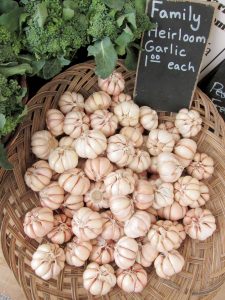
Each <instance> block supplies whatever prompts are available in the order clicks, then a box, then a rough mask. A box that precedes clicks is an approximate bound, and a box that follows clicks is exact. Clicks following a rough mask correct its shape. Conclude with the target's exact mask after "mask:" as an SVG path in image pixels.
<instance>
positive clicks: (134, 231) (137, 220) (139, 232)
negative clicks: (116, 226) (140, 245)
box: [124, 210, 151, 239]
mask: <svg viewBox="0 0 225 300" xmlns="http://www.w3.org/2000/svg"><path fill="white" fill-rule="evenodd" d="M150 225H151V218H150V215H149V214H148V213H147V212H146V211H143V210H137V211H136V212H135V213H134V214H133V216H132V217H131V218H130V219H129V220H127V221H126V222H125V224H124V232H125V234H126V236H128V237H131V238H134V239H135V238H138V237H141V236H146V234H147V232H148V231H149V228H150Z"/></svg>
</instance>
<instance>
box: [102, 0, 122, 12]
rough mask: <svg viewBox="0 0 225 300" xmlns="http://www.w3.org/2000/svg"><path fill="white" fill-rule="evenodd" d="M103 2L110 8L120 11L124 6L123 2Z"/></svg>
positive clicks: (116, 0) (107, 0)
mask: <svg viewBox="0 0 225 300" xmlns="http://www.w3.org/2000/svg"><path fill="white" fill-rule="evenodd" d="M103 2H104V3H105V4H106V5H107V6H108V7H110V8H113V9H116V10H121V9H122V8H123V6H124V3H125V0H103Z"/></svg>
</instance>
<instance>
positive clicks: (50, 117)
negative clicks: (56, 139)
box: [46, 108, 64, 136]
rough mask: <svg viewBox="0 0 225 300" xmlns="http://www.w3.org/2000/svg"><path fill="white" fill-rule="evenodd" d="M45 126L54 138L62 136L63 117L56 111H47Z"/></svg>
mask: <svg viewBox="0 0 225 300" xmlns="http://www.w3.org/2000/svg"><path fill="white" fill-rule="evenodd" d="M46 124H47V128H48V130H49V131H50V132H51V133H52V134H53V135H54V136H59V135H61V134H63V124H64V115H63V114H62V113H61V111H60V110H58V109H54V108H53V109H49V110H48V111H47V113H46Z"/></svg>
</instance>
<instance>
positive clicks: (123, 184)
mask: <svg viewBox="0 0 225 300" xmlns="http://www.w3.org/2000/svg"><path fill="white" fill-rule="evenodd" d="M98 86H99V88H100V89H101V91H99V92H95V93H93V94H92V95H90V96H89V97H88V98H87V99H86V100H85V101H84V98H83V96H82V95H81V94H79V93H75V92H72V93H71V92H69V91H66V92H65V93H64V94H63V95H62V96H61V98H60V99H59V103H58V107H59V109H49V110H48V112H47V114H46V124H47V129H46V130H41V131H38V132H35V133H34V134H33V136H32V139H31V147H32V152H33V153H34V154H35V155H36V157H37V158H38V159H40V160H38V161H37V162H36V163H34V164H33V165H32V166H31V167H30V168H28V170H27V171H26V173H25V182H26V184H27V186H28V187H29V188H31V189H32V190H33V191H34V192H37V193H38V195H39V199H40V207H36V208H34V209H32V210H31V211H30V212H28V213H27V214H26V215H25V218H24V232H25V233H26V234H27V235H28V237H30V238H32V239H36V240H39V241H40V238H44V237H46V239H47V240H48V242H47V243H46V240H45V243H42V244H41V245H40V246H39V247H38V248H37V250H36V252H35V253H34V254H33V257H32V261H31V267H32V269H33V270H34V271H35V273H36V274H37V275H38V276H40V277H41V278H43V279H45V280H48V279H50V278H55V277H56V276H57V275H59V273H60V272H61V270H62V269H63V268H64V265H65V263H67V264H69V265H71V266H73V267H82V266H84V265H87V266H86V269H85V271H84V273H83V285H84V288H85V289H87V290H88V291H89V292H90V293H91V294H93V295H105V294H107V293H108V292H110V290H111V289H112V288H113V287H114V286H115V285H116V284H117V285H118V286H119V287H120V288H121V289H122V290H124V291H125V292H128V293H139V292H141V291H142V290H143V289H144V288H145V286H146V284H147V272H146V270H145V268H147V267H149V266H151V265H152V264H154V267H155V270H156V273H157V275H158V276H160V277H162V278H165V279H168V278H170V277H171V276H173V275H174V274H176V273H179V272H180V271H181V270H182V268H183V266H184V263H185V261H184V258H183V256H182V255H181V254H180V253H179V252H178V250H177V249H179V247H180V246H181V244H182V243H183V241H184V240H185V238H186V235H188V236H189V237H191V238H192V239H196V240H200V241H202V240H205V239H207V238H208V237H209V236H211V235H212V234H213V232H214V231H215V229H216V224H215V218H214V216H213V215H212V213H211V212H210V211H209V210H208V209H205V208H204V205H205V203H206V202H207V201H209V198H210V196H209V188H208V186H207V184H206V183H205V180H207V179H208V178H210V176H211V175H212V174H213V171H214V162H213V160H212V158H211V157H210V156H208V155H207V154H205V153H199V152H197V144H196V142H195V141H194V140H193V139H192V137H194V136H196V135H197V134H198V133H199V132H200V130H201V126H202V125H201V124H202V120H201V117H200V115H199V113H198V112H196V111H194V110H188V109H182V110H180V111H179V112H178V114H177V115H176V118H175V122H174V123H173V122H164V123H161V124H159V120H158V115H157V112H156V111H154V110H153V109H151V108H150V107H147V106H143V107H139V106H138V105H137V104H135V103H134V102H133V101H132V99H131V96H130V95H127V94H124V93H123V91H124V88H125V81H124V79H123V77H122V74H120V73H118V72H114V73H113V74H112V75H111V76H110V77H109V78H107V79H104V80H103V79H100V78H99V79H98ZM201 180H203V181H201Z"/></svg>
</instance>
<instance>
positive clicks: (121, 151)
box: [107, 134, 135, 167]
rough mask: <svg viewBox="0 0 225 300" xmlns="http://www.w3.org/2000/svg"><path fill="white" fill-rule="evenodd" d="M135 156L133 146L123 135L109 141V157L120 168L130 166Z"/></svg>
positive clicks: (112, 137) (114, 136)
mask: <svg viewBox="0 0 225 300" xmlns="http://www.w3.org/2000/svg"><path fill="white" fill-rule="evenodd" d="M134 154H135V150H134V146H133V144H132V143H131V142H130V141H129V140H128V139H127V138H126V137H125V136H123V135H122V134H116V135H113V136H111V137H110V138H109V139H108V147H107V157H108V159H109V160H110V161H111V162H113V163H115V164H117V165H118V166H119V167H125V166H127V165H129V163H130V162H131V161H132V159H133V157H134Z"/></svg>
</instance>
